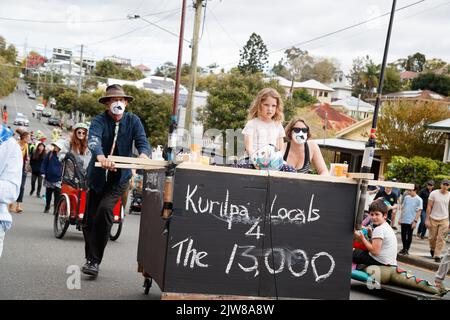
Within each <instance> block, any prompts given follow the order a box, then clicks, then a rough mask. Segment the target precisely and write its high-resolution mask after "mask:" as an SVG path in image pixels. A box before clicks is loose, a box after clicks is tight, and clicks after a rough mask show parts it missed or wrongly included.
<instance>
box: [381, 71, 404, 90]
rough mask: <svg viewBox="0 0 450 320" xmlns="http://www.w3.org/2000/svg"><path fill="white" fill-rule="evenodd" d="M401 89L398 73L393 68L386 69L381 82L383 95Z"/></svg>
mask: <svg viewBox="0 0 450 320" xmlns="http://www.w3.org/2000/svg"><path fill="white" fill-rule="evenodd" d="M401 88H402V82H401V80H400V73H399V72H398V71H397V69H396V68H395V67H393V66H389V67H387V68H386V73H385V75H384V81H383V94H387V93H392V92H398V91H400V90H401Z"/></svg>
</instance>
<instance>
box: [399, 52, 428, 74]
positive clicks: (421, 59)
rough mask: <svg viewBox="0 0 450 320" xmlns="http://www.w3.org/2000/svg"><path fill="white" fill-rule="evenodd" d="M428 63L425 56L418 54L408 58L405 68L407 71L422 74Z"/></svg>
mask: <svg viewBox="0 0 450 320" xmlns="http://www.w3.org/2000/svg"><path fill="white" fill-rule="evenodd" d="M426 61H427V59H426V58H425V55H424V54H422V53H420V52H416V53H414V54H413V55H410V56H408V58H406V60H405V64H404V68H405V70H406V71H414V72H422V71H423V67H424V65H425V62H426Z"/></svg>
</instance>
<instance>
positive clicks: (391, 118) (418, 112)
mask: <svg viewBox="0 0 450 320" xmlns="http://www.w3.org/2000/svg"><path fill="white" fill-rule="evenodd" d="M449 117H450V111H449V110H448V108H447V106H446V105H444V104H442V103H437V102H430V101H426V102H424V101H405V100H403V101H386V102H383V108H382V112H381V114H380V117H379V121H378V132H379V138H378V140H379V141H378V143H379V144H378V145H380V146H386V148H387V149H388V152H389V154H390V155H392V156H394V155H398V156H404V157H413V156H423V157H430V158H433V159H442V156H443V152H444V139H443V134H442V133H435V132H430V131H428V130H427V129H426V128H425V125H426V124H430V123H434V122H437V121H440V120H443V119H447V118H449Z"/></svg>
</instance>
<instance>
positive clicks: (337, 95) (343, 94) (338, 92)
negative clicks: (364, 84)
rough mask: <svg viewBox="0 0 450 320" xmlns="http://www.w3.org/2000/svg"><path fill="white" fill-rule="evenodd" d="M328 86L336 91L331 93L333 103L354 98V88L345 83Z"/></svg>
mask: <svg viewBox="0 0 450 320" xmlns="http://www.w3.org/2000/svg"><path fill="white" fill-rule="evenodd" d="M328 86H329V87H330V88H332V89H333V90H334V92H332V93H331V102H334V101H337V100H343V99H346V98H348V97H351V96H352V91H353V90H352V87H351V86H350V85H348V84H346V83H345V82H334V83H331V84H328Z"/></svg>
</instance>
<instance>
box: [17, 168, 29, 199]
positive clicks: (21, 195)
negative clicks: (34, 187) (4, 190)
mask: <svg viewBox="0 0 450 320" xmlns="http://www.w3.org/2000/svg"><path fill="white" fill-rule="evenodd" d="M26 181H27V172H26V171H22V183H21V184H20V193H19V197H17V202H23V191H24V190H25V182H26Z"/></svg>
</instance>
